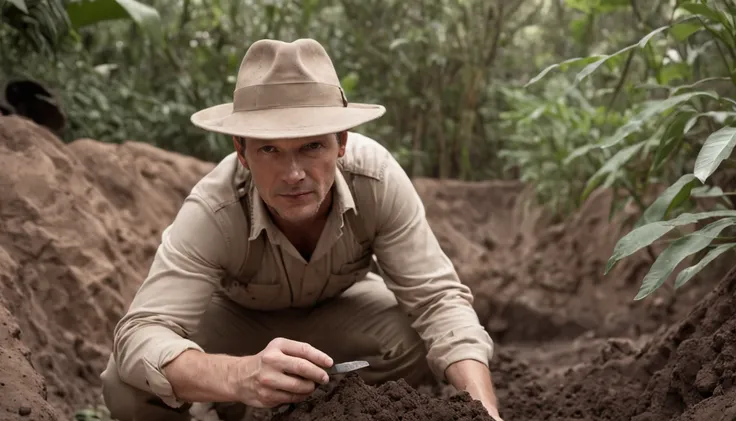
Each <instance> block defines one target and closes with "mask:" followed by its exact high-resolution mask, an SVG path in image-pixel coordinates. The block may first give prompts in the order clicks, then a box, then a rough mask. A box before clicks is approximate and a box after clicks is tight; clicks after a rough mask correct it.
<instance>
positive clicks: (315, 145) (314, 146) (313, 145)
mask: <svg viewBox="0 0 736 421" xmlns="http://www.w3.org/2000/svg"><path fill="white" fill-rule="evenodd" d="M321 147H322V144H321V143H317V142H315V143H309V144H307V145H306V146H305V148H306V149H309V150H314V149H319V148H321Z"/></svg>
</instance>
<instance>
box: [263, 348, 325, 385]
mask: <svg viewBox="0 0 736 421" xmlns="http://www.w3.org/2000/svg"><path fill="white" fill-rule="evenodd" d="M276 368H277V369H279V370H281V371H282V372H284V373H289V374H293V375H294V376H299V377H302V378H304V379H307V380H311V381H313V382H315V383H322V384H324V383H327V382H328V381H329V376H328V375H327V372H326V371H325V370H324V369H323V368H321V367H319V366H317V365H315V364H314V363H313V362H311V361H309V360H307V359H304V358H299V357H292V356H290V355H284V356H283V357H282V358H279V361H278V367H276Z"/></svg>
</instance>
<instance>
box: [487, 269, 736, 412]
mask: <svg viewBox="0 0 736 421" xmlns="http://www.w3.org/2000/svg"><path fill="white" fill-rule="evenodd" d="M552 348H553V349H554V348H555V347H552ZM559 349H560V351H561V353H562V355H567V356H571V355H575V354H576V352H577V358H574V357H573V358H570V359H569V360H565V359H564V358H563V359H560V356H562V355H559V354H558V355H555V353H554V351H553V352H549V349H545V350H540V349H529V348H515V347H513V346H511V347H509V348H507V349H504V351H503V352H502V353H500V355H498V356H497V358H496V359H495V360H494V362H493V370H494V373H495V375H496V377H497V380H496V382H497V387H498V389H499V399H501V401H502V402H505V404H504V406H503V411H502V415H503V416H504V418H505V419H513V420H568V419H586V420H623V419H626V420H632V421H665V420H674V421H695V420H697V421H701V420H733V419H734V417H736V399H735V398H736V388H735V387H734V385H735V384H736V270H734V271H732V272H731V273H730V274H729V275H727V276H726V277H725V278H724V279H723V280H722V281H721V283H720V284H719V286H718V287H717V288H716V289H715V290H714V291H713V292H712V293H711V294H710V295H709V296H708V297H707V298H706V299H705V300H703V301H702V302H701V303H700V304H698V305H697V307H696V308H695V309H694V310H693V311H692V312H691V313H690V314H689V315H688V317H687V318H686V319H685V320H684V321H682V322H680V323H678V324H675V325H674V326H673V327H671V328H670V329H668V330H667V331H666V332H665V333H664V334H661V335H658V336H654V337H653V339H652V340H647V338H641V339H639V340H638V341H633V340H628V339H603V340H594V341H579V342H577V343H573V344H568V346H566V347H561V348H559ZM581 351H583V352H581ZM586 351H587V352H586ZM535 356H536V357H537V358H535ZM539 357H542V358H546V359H549V360H552V361H548V362H547V363H544V362H543V361H541V360H540V359H539Z"/></svg>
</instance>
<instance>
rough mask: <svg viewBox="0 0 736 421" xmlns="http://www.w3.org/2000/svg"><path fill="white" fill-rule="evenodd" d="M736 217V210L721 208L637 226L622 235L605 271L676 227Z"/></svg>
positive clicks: (684, 214)
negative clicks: (706, 220)
mask: <svg viewBox="0 0 736 421" xmlns="http://www.w3.org/2000/svg"><path fill="white" fill-rule="evenodd" d="M733 217H736V210H732V209H729V210H719V211H710V212H701V213H683V214H681V215H679V216H677V218H674V219H670V220H669V221H657V222H652V223H650V224H646V225H643V226H641V227H639V228H635V229H634V230H632V231H631V232H629V233H628V234H626V235H625V236H623V237H621V239H620V240H618V242H617V243H616V247H614V249H613V253H612V254H611V257H610V258H609V259H608V263H607V264H606V270H605V273H608V272H609V271H610V270H611V268H613V266H614V265H615V264H616V262H618V261H619V260H621V259H623V258H624V257H626V256H629V255H631V254H633V253H636V252H637V251H639V250H641V249H642V248H644V247H646V246H648V245H650V244H652V243H653V242H655V241H657V240H658V239H659V238H660V237H661V236H663V235H665V234H667V233H668V232H670V231H671V230H672V229H674V228H675V227H679V226H682V225H688V224H694V223H696V222H698V221H700V220H702V219H707V218H733Z"/></svg>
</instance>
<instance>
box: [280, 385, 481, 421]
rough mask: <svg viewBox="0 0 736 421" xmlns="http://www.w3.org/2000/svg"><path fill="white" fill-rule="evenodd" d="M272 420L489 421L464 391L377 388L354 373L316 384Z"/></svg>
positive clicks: (403, 386) (405, 386) (401, 386)
mask: <svg viewBox="0 0 736 421" xmlns="http://www.w3.org/2000/svg"><path fill="white" fill-rule="evenodd" d="M271 419H272V421H343V420H346V419H351V420H355V421H363V420H365V421H374V420H375V421H400V420H404V421H447V420H457V421H493V418H491V417H490V416H489V415H488V413H487V412H486V411H485V409H484V408H483V405H481V404H480V402H477V401H474V400H472V399H471V398H470V396H469V395H468V394H467V393H464V392H463V393H458V394H455V395H453V396H451V397H449V398H447V399H442V398H436V397H432V396H429V395H427V394H422V393H419V392H418V391H417V390H416V389H414V388H412V387H411V386H409V385H408V384H407V383H406V382H405V381H403V380H399V381H396V382H394V381H390V382H387V383H384V384H382V385H380V386H378V387H372V386H368V385H366V384H365V383H364V382H363V381H362V380H361V379H360V377H358V375H357V374H351V375H348V376H346V377H345V378H343V379H342V380H340V381H339V382H338V383H337V384H331V385H325V386H322V387H320V388H319V389H318V390H317V391H316V392H315V393H314V394H313V395H312V396H311V397H310V398H309V399H307V400H306V401H304V402H301V403H299V404H297V405H293V406H291V407H289V408H288V409H287V410H286V411H284V412H281V413H279V414H276V415H274V416H273V417H272V418H271Z"/></svg>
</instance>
